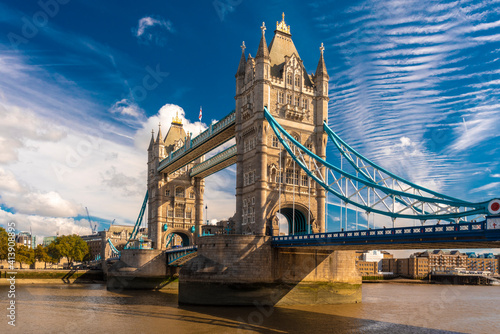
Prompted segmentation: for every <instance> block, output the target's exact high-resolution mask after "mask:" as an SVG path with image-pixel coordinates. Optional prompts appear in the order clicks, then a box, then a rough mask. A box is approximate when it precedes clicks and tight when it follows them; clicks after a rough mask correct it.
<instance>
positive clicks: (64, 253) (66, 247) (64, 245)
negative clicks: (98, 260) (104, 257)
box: [53, 234, 89, 263]
mask: <svg viewBox="0 0 500 334" xmlns="http://www.w3.org/2000/svg"><path fill="white" fill-rule="evenodd" d="M53 244H55V247H56V248H57V251H58V253H59V258H61V257H65V258H66V259H67V260H68V263H73V262H74V261H82V260H83V258H84V257H85V255H87V253H88V252H89V246H88V245H87V243H86V242H85V241H83V239H82V238H80V237H79V236H78V235H76V234H73V235H63V236H61V237H58V238H57V239H56V241H55V242H53Z"/></svg>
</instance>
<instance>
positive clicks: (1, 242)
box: [0, 227, 9, 260]
mask: <svg viewBox="0 0 500 334" xmlns="http://www.w3.org/2000/svg"><path fill="white" fill-rule="evenodd" d="M8 238H9V235H8V234H7V231H5V229H4V228H3V227H0V260H7V249H8Z"/></svg>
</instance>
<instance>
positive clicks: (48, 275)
mask: <svg viewBox="0 0 500 334" xmlns="http://www.w3.org/2000/svg"><path fill="white" fill-rule="evenodd" d="M12 272H14V273H16V274H15V275H12V274H9V273H12ZM11 276H15V278H16V284H54V283H56V284H57V283H63V284H75V283H76V284H88V283H104V282H105V280H104V273H103V272H102V270H90V269H89V270H68V269H64V270H44V269H17V270H13V271H9V270H1V271H0V285H8V284H10V283H9V282H10V277H11Z"/></svg>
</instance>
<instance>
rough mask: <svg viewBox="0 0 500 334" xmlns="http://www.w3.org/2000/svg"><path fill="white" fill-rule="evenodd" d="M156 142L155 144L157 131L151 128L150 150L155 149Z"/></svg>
mask: <svg viewBox="0 0 500 334" xmlns="http://www.w3.org/2000/svg"><path fill="white" fill-rule="evenodd" d="M154 144H155V132H154V130H151V140H150V141H149V147H148V152H150V151H151V150H152V149H153V145H154Z"/></svg>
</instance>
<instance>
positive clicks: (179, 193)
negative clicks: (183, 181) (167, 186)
mask: <svg viewBox="0 0 500 334" xmlns="http://www.w3.org/2000/svg"><path fill="white" fill-rule="evenodd" d="M175 197H184V188H183V187H177V188H175Z"/></svg>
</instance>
